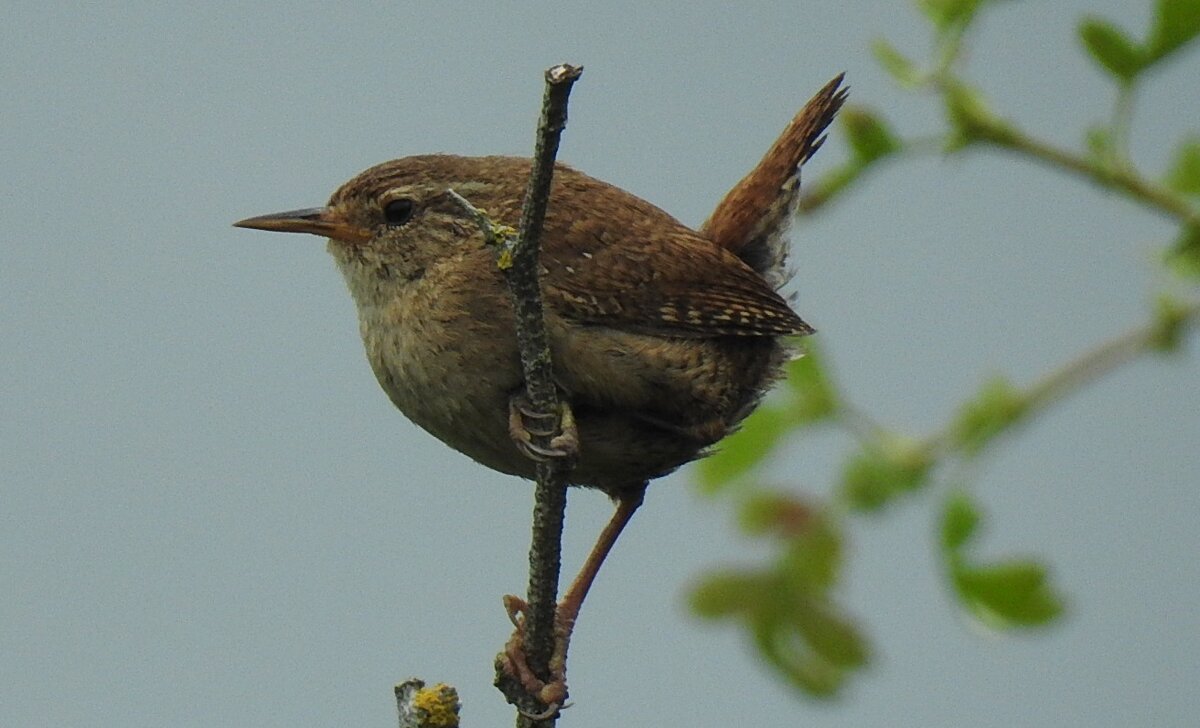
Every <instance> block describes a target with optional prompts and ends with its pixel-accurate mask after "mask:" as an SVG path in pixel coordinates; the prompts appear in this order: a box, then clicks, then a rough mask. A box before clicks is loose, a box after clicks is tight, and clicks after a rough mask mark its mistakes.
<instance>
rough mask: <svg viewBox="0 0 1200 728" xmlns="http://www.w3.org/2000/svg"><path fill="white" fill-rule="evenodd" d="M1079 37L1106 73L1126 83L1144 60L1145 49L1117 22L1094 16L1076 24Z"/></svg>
mask: <svg viewBox="0 0 1200 728" xmlns="http://www.w3.org/2000/svg"><path fill="white" fill-rule="evenodd" d="M1079 38H1080V40H1082V41H1083V46H1084V47H1085V48H1087V51H1088V53H1090V54H1091V55H1092V58H1094V59H1096V61H1097V62H1098V63H1099V64H1100V65H1101V66H1103V67H1104V69H1105V70H1107V71H1108V72H1109V73H1111V74H1112V75H1113V76H1114V77H1116V78H1117V79H1118V80H1120V81H1121V82H1122V83H1128V82H1129V81H1131V80H1133V78H1134V76H1136V75H1137V74H1138V73H1139V72H1140V71H1141V70H1142V68H1143V67H1144V66H1145V64H1146V58H1145V53H1144V51H1142V49H1141V48H1140V47H1139V46H1138V45H1137V43H1136V42H1134V41H1133V40H1131V39H1130V38H1129V36H1127V35H1126V34H1125V32H1124V31H1122V30H1121V29H1120V28H1118V27H1117V26H1115V25H1113V24H1112V23H1109V22H1108V21H1107V20H1103V19H1101V18H1097V17H1086V18H1084V19H1083V21H1082V22H1081V23H1080V24H1079Z"/></svg>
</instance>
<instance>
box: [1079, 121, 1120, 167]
mask: <svg viewBox="0 0 1200 728" xmlns="http://www.w3.org/2000/svg"><path fill="white" fill-rule="evenodd" d="M1084 141H1085V142H1086V143H1087V150H1088V153H1089V154H1090V155H1091V157H1092V159H1093V160H1095V161H1097V162H1100V163H1102V164H1108V163H1109V162H1110V160H1111V159H1112V158H1113V152H1114V148H1113V139H1112V129H1110V128H1109V127H1107V126H1104V125H1096V126H1092V127H1089V128H1088V130H1087V135H1086V136H1085V137H1084Z"/></svg>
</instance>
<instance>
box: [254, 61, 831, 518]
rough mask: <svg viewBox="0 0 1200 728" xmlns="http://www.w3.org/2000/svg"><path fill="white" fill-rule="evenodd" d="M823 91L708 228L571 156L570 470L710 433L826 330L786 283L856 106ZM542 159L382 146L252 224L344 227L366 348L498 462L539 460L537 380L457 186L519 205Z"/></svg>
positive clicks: (614, 466) (555, 262) (548, 296)
mask: <svg viewBox="0 0 1200 728" xmlns="http://www.w3.org/2000/svg"><path fill="white" fill-rule="evenodd" d="M840 80H841V77H840V76H839V77H838V78H837V79H835V80H834V81H832V82H831V83H830V84H829V85H827V86H826V87H825V88H824V89H822V91H821V92H819V93H818V94H817V96H815V97H814V98H813V100H812V101H810V102H809V104H808V105H807V106H806V107H805V109H804V110H802V111H801V112H800V114H798V115H797V117H796V119H795V120H793V122H792V124H791V125H789V127H788V128H787V129H786V130H785V132H784V134H783V135H782V136H781V137H780V139H779V141H777V142H776V144H775V145H774V146H773V147H772V149H771V151H770V152H768V154H767V155H766V156H765V157H764V158H763V160H762V161H761V162H760V163H759V165H758V167H756V168H755V170H753V171H752V172H751V173H750V174H749V175H747V177H746V178H744V179H743V180H742V181H741V182H739V184H738V185H737V186H736V187H735V188H734V189H733V190H731V191H730V193H729V194H728V195H727V196H726V197H725V199H724V200H723V201H722V203H721V204H720V205H719V206H718V207H717V209H716V210H715V211H714V213H713V216H712V217H711V218H710V219H709V221H708V222H707V223H706V224H705V226H704V228H703V229H702V231H700V232H697V231H695V230H692V229H690V228H688V227H687V226H685V225H683V224H682V223H680V222H679V221H677V220H676V219H675V218H673V217H671V216H670V215H668V214H667V213H666V212H664V211H662V210H660V209H659V208H657V207H655V206H654V205H652V204H650V203H648V202H646V201H644V200H642V199H640V198H637V197H635V196H633V195H631V194H629V193H627V192H625V191H624V190H621V189H619V188H617V187H614V186H612V185H609V184H607V183H605V182H601V181H599V180H596V179H593V178H591V177H589V176H587V175H585V174H583V173H581V172H577V171H575V170H573V169H571V168H570V167H567V166H565V165H561V164H560V165H558V167H557V168H556V172H555V176H554V184H553V188H552V192H551V197H550V204H549V209H548V211H547V214H546V221H545V230H544V233H543V244H542V257H541V264H542V286H543V292H544V296H545V302H546V322H547V329H548V333H549V337H550V342H551V348H552V353H553V357H554V374H555V379H556V382H557V384H558V386H559V387H560V389H561V390H562V396H563V399H564V400H565V401H566V402H567V403H568V404H569V406H570V407H571V408H572V409H573V411H574V413H575V420H576V422H577V425H578V435H579V437H578V444H579V459H578V463H577V465H576V468H575V469H574V471H573V472H572V476H571V478H572V482H573V483H575V484H578V485H586V486H592V487H596V488H600V489H601V490H604V491H605V492H608V493H610V494H612V495H614V496H619V495H621V494H622V493H627V492H633V491H640V489H641V487H642V486H643V485H644V484H645V483H646V482H647V481H648V480H650V479H653V478H655V477H658V476H660V475H663V474H665V473H667V472H670V471H671V470H673V469H674V468H676V467H678V466H679V465H680V464H682V463H684V462H687V461H688V460H690V459H693V458H695V457H696V456H698V455H700V454H702V453H703V452H705V450H706V448H707V447H708V446H710V445H712V444H713V443H715V442H716V441H717V440H719V439H720V438H721V437H723V436H724V435H725V434H727V433H728V432H729V431H730V430H731V429H732V428H734V427H736V426H737V424H738V423H739V422H740V421H741V420H742V419H743V418H744V417H745V416H746V415H747V414H749V412H750V411H751V410H752V409H753V407H754V406H755V404H756V403H757V402H758V400H759V398H760V397H761V395H762V393H763V391H764V390H765V388H766V387H767V386H768V385H769V384H770V382H771V381H772V380H773V379H774V377H775V376H776V374H777V372H778V369H779V366H780V364H781V363H782V362H783V361H784V359H785V358H786V356H787V353H788V351H787V347H786V345H785V344H784V343H783V342H782V341H781V339H780V337H783V336H787V335H801V334H807V333H810V332H811V331H812V329H811V328H809V326H808V325H807V324H805V323H804V321H802V320H801V319H800V318H799V317H798V316H797V315H796V314H795V312H793V311H792V310H791V308H790V306H789V305H788V303H787V302H786V301H785V300H784V299H783V298H782V297H781V296H780V295H779V294H778V293H777V292H776V290H775V289H776V287H777V286H778V285H779V284H780V283H781V282H782V281H783V280H785V279H786V273H785V266H784V264H785V258H786V236H785V232H786V228H787V223H788V220H789V219H790V215H791V212H792V207H793V203H794V199H795V195H796V190H797V189H798V170H799V165H800V164H801V163H802V162H803V161H804V160H806V159H808V157H809V156H811V154H812V153H813V151H815V150H816V148H817V147H818V146H819V145H820V143H821V136H820V135H821V133H822V132H823V130H824V129H825V127H826V126H827V125H828V123H829V122H830V121H831V120H832V118H833V115H834V114H835V113H836V111H837V109H838V108H839V107H840V106H841V104H842V102H843V100H844V98H845V93H844V91H841V90H839V88H838V87H839V84H840ZM529 165H530V162H529V160H527V159H520V158H512V157H474V158H472V157H457V156H451V155H425V156H415V157H406V158H404V159H397V160H394V161H391V162H385V163H383V164H380V165H378V166H375V167H372V168H370V169H368V170H366V171H364V172H363V173H361V174H359V175H358V176H356V177H355V178H354V179H352V180H350V181H349V182H347V183H346V184H344V185H343V186H342V187H341V188H339V189H338V190H337V191H336V192H335V193H334V194H333V196H332V197H331V198H330V200H329V203H328V205H327V206H326V207H324V208H316V209H310V210H299V211H295V212H291V213H282V214H278V215H268V216H263V217H260V218H251V219H249V220H244V221H242V222H240V223H238V224H239V225H241V226H243V227H253V228H261V229H267V230H281V231H289V232H310V233H315V234H319V235H323V236H326V237H328V238H329V250H330V252H331V253H332V254H333V256H334V258H335V259H336V260H337V262H338V265H339V267H340V268H341V270H342V273H343V274H344V276H345V279H346V281H347V284H348V285H349V288H350V291H351V294H352V295H353V297H354V299H355V302H356V303H357V305H358V311H359V323H360V329H361V332H362V336H363V341H364V343H365V345H366V350H367V358H368V360H369V361H370V363H371V367H372V369H373V370H374V372H375V375H376V377H377V378H378V380H379V382H380V384H381V385H382V387H383V389H384V391H386V392H387V394H388V396H389V397H390V398H391V399H392V401H393V402H394V403H395V404H396V406H397V407H398V408H400V409H401V410H402V411H403V412H404V413H405V414H406V415H407V416H408V417H409V418H410V419H412V420H413V421H414V422H416V423H417V424H418V425H420V426H421V427H423V428H425V429H426V430H428V431H429V432H430V433H432V434H433V435H434V436H436V437H438V438H439V439H441V440H442V441H444V442H446V443H447V444H449V445H450V446H452V447H454V448H455V449H457V450H459V451H461V452H463V453H465V454H467V455H468V456H470V457H472V458H473V459H475V460H477V461H478V462H480V463H483V464H484V465H487V466H488V467H490V468H493V469H495V470H499V471H501V472H505V473H511V474H514V475H520V476H523V477H532V475H533V470H534V468H533V462H532V461H531V460H530V459H529V458H528V457H526V456H525V454H524V453H523V451H522V450H521V449H520V448H518V447H517V446H516V445H514V443H513V441H512V437H511V431H510V428H509V423H510V422H509V412H510V409H509V403H510V401H512V398H513V397H514V396H516V395H518V394H519V393H520V392H521V391H522V389H523V383H522V374H521V366H520V362H519V360H518V357H517V352H516V346H515V336H514V329H513V314H512V309H511V304H510V302H509V300H508V296H507V292H506V290H505V287H504V282H503V278H502V275H501V273H500V272H499V271H498V270H497V268H496V266H495V264H494V262H493V260H492V253H491V251H490V250H487V249H486V248H485V247H484V245H483V240H482V236H481V234H480V233H479V231H478V230H477V229H476V227H475V225H474V224H473V223H472V222H471V220H470V219H469V218H468V217H467V215H466V214H465V212H464V210H463V209H462V208H461V207H460V206H459V204H458V203H457V202H456V201H455V200H454V199H453V198H452V197H451V196H450V195H449V193H448V190H450V189H453V190H454V191H455V192H457V193H458V194H460V195H462V196H463V197H465V198H467V199H468V200H470V201H471V202H472V203H473V204H475V205H476V206H478V207H480V208H483V209H484V210H485V211H486V212H487V213H488V214H489V215H490V216H491V217H492V219H493V220H495V221H497V222H501V223H506V224H509V225H514V226H515V225H516V224H517V221H518V219H519V217H520V208H521V202H522V196H523V192H524V189H525V183H526V180H527V177H528V174H529Z"/></svg>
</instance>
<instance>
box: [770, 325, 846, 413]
mask: <svg viewBox="0 0 1200 728" xmlns="http://www.w3.org/2000/svg"><path fill="white" fill-rule="evenodd" d="M784 383H785V384H786V388H785V389H784V391H785V392H786V393H787V394H789V395H790V397H789V400H788V401H787V402H786V403H785V404H784V405H783V407H784V412H785V414H786V416H787V417H788V421H789V423H790V424H792V425H808V424H813V423H815V422H820V421H822V420H826V419H828V418H830V417H832V416H833V415H834V414H835V413H836V412H837V409H838V397H837V393H836V392H834V389H833V384H832V383H831V382H830V380H829V375H828V374H827V373H826V367H825V363H824V358H823V357H822V355H821V349H820V347H819V346H818V345H817V342H816V340H815V339H811V338H810V339H806V340H805V343H804V355H803V356H801V357H799V358H797V359H793V360H792V361H791V362H789V363H788V365H787V368H786V377H785V379H784Z"/></svg>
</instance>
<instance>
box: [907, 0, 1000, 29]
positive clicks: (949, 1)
mask: <svg viewBox="0 0 1200 728" xmlns="http://www.w3.org/2000/svg"><path fill="white" fill-rule="evenodd" d="M984 4H985V3H984V0H919V2H918V5H919V6H920V8H921V10H923V11H924V12H925V16H926V17H927V18H929V19H930V20H932V21H933V24H934V26H935V27H936V28H937V29H938V30H939V31H946V30H949V29H951V28H953V27H957V26H961V25H966V24H968V23H970V22H971V21H972V20H973V19H974V17H975V14H976V13H977V12H979V9H980V8H981V7H982V6H983V5H984Z"/></svg>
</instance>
